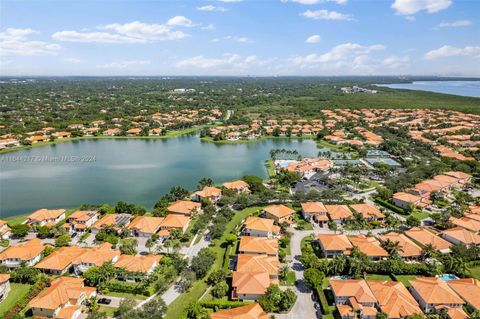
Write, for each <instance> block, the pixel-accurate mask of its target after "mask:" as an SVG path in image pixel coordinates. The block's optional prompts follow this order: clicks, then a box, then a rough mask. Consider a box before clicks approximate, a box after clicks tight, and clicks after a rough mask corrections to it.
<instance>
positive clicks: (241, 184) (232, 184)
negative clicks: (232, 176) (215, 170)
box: [223, 180, 248, 190]
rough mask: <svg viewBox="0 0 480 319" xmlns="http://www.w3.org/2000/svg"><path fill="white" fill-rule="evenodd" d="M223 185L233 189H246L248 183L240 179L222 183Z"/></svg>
mask: <svg viewBox="0 0 480 319" xmlns="http://www.w3.org/2000/svg"><path fill="white" fill-rule="evenodd" d="M223 187H225V188H228V189H234V190H245V189H248V184H247V183H245V182H244V181H242V180H238V181H233V182H227V183H223Z"/></svg>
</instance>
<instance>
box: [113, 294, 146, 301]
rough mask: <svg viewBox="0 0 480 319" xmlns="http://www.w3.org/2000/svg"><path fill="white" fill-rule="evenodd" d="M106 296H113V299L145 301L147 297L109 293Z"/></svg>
mask: <svg viewBox="0 0 480 319" xmlns="http://www.w3.org/2000/svg"><path fill="white" fill-rule="evenodd" d="M107 295H108V296H113V297H120V298H130V299H137V300H145V299H147V297H146V296H144V295H135V294H129V293H126V292H109V293H108V294H107Z"/></svg>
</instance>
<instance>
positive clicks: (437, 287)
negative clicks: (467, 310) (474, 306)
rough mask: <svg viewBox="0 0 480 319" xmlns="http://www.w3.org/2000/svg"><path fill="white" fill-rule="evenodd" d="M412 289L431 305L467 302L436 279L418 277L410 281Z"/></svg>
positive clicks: (443, 282) (444, 283)
mask: <svg viewBox="0 0 480 319" xmlns="http://www.w3.org/2000/svg"><path fill="white" fill-rule="evenodd" d="M409 282H410V287H411V289H414V290H415V291H416V292H417V294H418V295H419V296H420V297H421V298H422V299H423V301H425V302H426V303H429V304H464V303H465V302H464V301H463V300H462V299H461V298H460V297H458V296H457V294H456V293H455V292H454V291H453V290H452V288H450V287H449V286H448V284H447V283H446V282H445V281H443V280H441V279H439V278H435V277H418V278H416V279H413V280H410V281H409Z"/></svg>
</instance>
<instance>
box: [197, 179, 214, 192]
mask: <svg viewBox="0 0 480 319" xmlns="http://www.w3.org/2000/svg"><path fill="white" fill-rule="evenodd" d="M207 186H209V187H210V186H213V180H212V179H211V178H205V177H204V178H202V179H201V180H199V181H198V183H197V189H198V190H201V189H204V188H205V187H207Z"/></svg>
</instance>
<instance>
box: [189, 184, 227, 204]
mask: <svg viewBox="0 0 480 319" xmlns="http://www.w3.org/2000/svg"><path fill="white" fill-rule="evenodd" d="M221 196H222V190H221V189H219V188H216V187H210V186H206V187H204V188H203V189H202V190H201V191H197V192H195V193H194V195H193V200H194V201H197V202H200V201H201V200H202V199H208V200H210V201H211V202H212V203H216V202H217V201H218V200H219V199H220V197H221Z"/></svg>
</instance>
